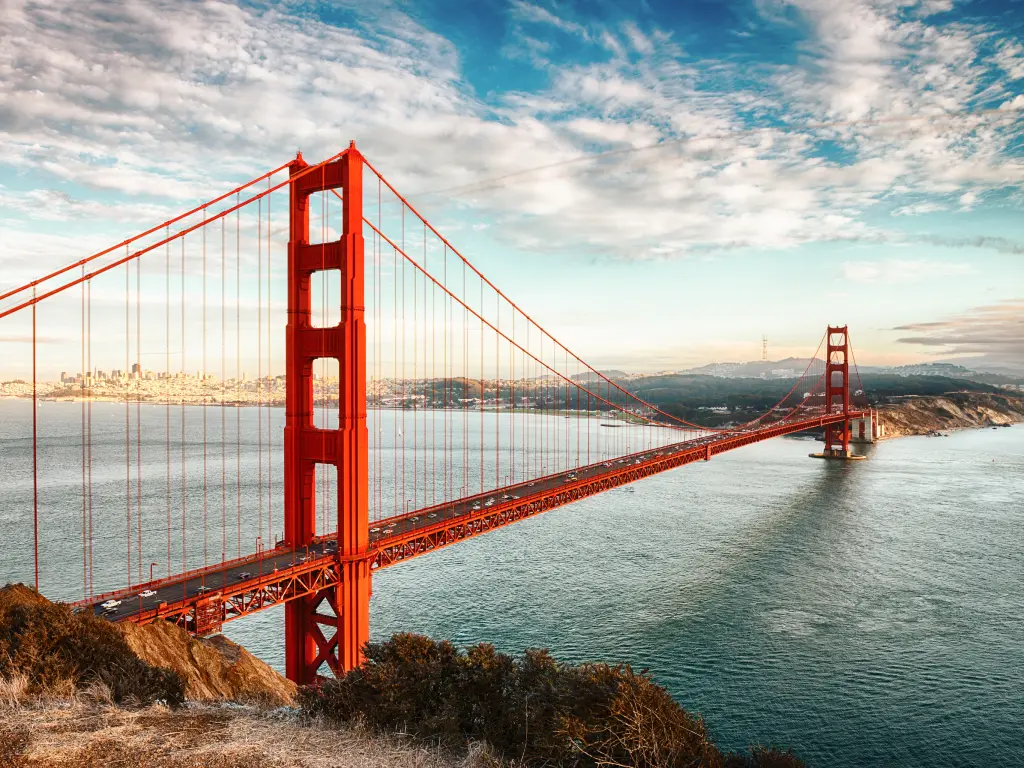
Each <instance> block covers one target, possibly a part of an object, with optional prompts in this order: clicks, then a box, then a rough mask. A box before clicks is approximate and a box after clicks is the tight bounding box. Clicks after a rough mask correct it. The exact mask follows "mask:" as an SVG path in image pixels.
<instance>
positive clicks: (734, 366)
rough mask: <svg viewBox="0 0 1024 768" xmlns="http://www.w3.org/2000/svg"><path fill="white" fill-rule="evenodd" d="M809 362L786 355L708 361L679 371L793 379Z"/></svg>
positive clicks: (741, 377) (732, 376) (727, 377)
mask: <svg viewBox="0 0 1024 768" xmlns="http://www.w3.org/2000/svg"><path fill="white" fill-rule="evenodd" d="M810 362H811V360H810V358H808V357H787V358H786V359H784V360H754V361H751V362H749V363H710V364H708V365H702V366H700V367H699V368H690V369H688V370H685V371H680V373H681V374H684V375H686V374H689V375H695V376H720V377H722V378H724V379H793V378H796V377H798V376H799V375H800V374H802V373H803V372H804V370H805V369H806V368H807V365H808V364H809V363H810Z"/></svg>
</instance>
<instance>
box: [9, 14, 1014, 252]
mask: <svg viewBox="0 0 1024 768" xmlns="http://www.w3.org/2000/svg"><path fill="white" fill-rule="evenodd" d="M368 5H370V4H359V5H357V4H354V3H353V4H351V5H350V6H348V9H349V10H350V11H351V12H353V13H356V14H361V16H360V21H359V23H358V24H356V25H354V26H353V27H352V28H351V29H339V28H335V27H331V26H328V25H325V24H322V23H320V22H318V21H316V20H315V19H313V18H310V17H308V16H300V15H297V14H293V13H292V12H290V10H289V7H288V6H282V7H263V6H246V7H238V6H235V5H233V4H231V3H228V2H225V1H224V0H208V2H205V3H203V4H201V5H200V4H189V3H180V2H171V0H159V1H154V2H143V1H142V0H125V2H123V3H120V4H118V5H116V6H115V5H111V4H109V3H104V2H100V0H81V1H80V2H76V3H74V4H67V3H63V2H58V0H34V1H32V2H24V3H20V4H17V5H14V6H12V7H11V12H10V13H8V12H7V11H6V10H5V16H4V19H3V21H2V22H0V24H2V38H3V45H2V47H0V129H2V130H3V141H2V143H0V164H6V165H7V166H9V167H11V168H13V169H15V170H16V171H17V172H18V173H31V174H35V177H37V178H45V177H46V176H47V175H48V176H50V177H52V178H54V179H56V180H58V181H65V182H67V183H68V184H71V185H77V186H85V187H87V188H92V189H98V190H106V191H108V192H109V193H111V194H120V195H122V196H123V197H124V199H126V200H129V201H130V202H131V205H130V206H128V205H126V206H125V209H124V210H126V211H127V210H131V211H133V213H132V217H138V219H139V220H140V221H141V220H142V219H147V220H148V219H149V218H150V217H152V218H162V216H163V213H162V212H161V211H162V209H163V207H164V206H167V207H170V208H172V209H173V208H174V207H184V206H185V205H186V204H191V203H193V202H194V201H196V200H197V199H201V198H204V197H207V196H209V195H211V194H212V193H213V192H215V191H217V190H220V189H223V187H224V185H225V184H226V183H227V180H228V179H238V178H248V177H251V176H252V175H254V174H255V173H256V172H257V171H259V170H262V169H265V168H267V167H270V166H272V165H276V164H279V163H281V162H284V161H286V160H287V159H288V158H289V157H290V156H291V154H292V153H293V152H294V151H295V150H296V149H299V148H301V149H302V150H303V152H304V154H305V156H306V157H307V158H309V159H316V158H319V157H324V156H327V155H328V154H331V153H333V152H335V151H337V150H338V149H339V148H340V147H343V146H344V145H345V144H346V143H347V140H348V139H349V138H356V139H358V140H359V142H360V146H361V148H362V149H363V151H364V152H365V153H366V154H367V156H368V157H370V159H371V160H373V161H375V162H376V163H377V164H378V165H379V166H380V167H381V170H382V171H383V172H385V173H386V174H387V175H388V176H389V178H390V179H391V180H392V181H393V182H394V183H395V184H396V185H397V186H398V187H399V189H401V190H403V191H405V192H408V193H416V192H430V191H433V190H449V189H452V188H456V189H457V190H458V191H456V192H453V193H447V192H446V193H445V194H440V195H434V196H430V195H421V196H417V197H415V200H414V201H420V200H422V202H423V204H424V206H425V208H426V212H427V213H428V214H445V213H448V212H449V211H450V207H449V206H450V202H451V200H453V199H454V200H455V201H457V202H459V203H462V204H466V205H469V206H472V207H475V208H476V209H477V211H478V212H477V213H476V214H475V215H476V216H477V218H478V219H481V220H483V219H491V220H494V219H498V220H500V221H502V222H503V223H504V224H503V226H494V227H492V228H491V231H492V232H494V233H495V235H496V236H502V235H503V236H505V237H507V238H509V239H511V240H512V241H514V242H516V243H518V244H520V245H528V246H531V247H544V248H547V249H550V250H562V249H569V248H573V249H575V250H584V251H588V252H591V253H595V254H612V255H618V256H628V257H664V256H667V255H671V254H685V253H691V252H693V251H695V250H697V251H699V250H707V249H717V248H728V247H741V246H750V247H758V248H784V247H788V246H791V245H794V244H799V243H804V242H809V241H814V240H822V239H834V238H839V239H843V238H847V239H849V238H853V239H856V238H865V239H867V238H870V237H872V236H874V237H877V238H884V233H878V232H877V231H875V230H874V229H873V227H872V226H870V225H869V224H867V223H866V221H867V218H866V216H865V214H866V213H867V212H868V211H870V209H871V208H872V207H873V206H874V205H875V204H877V203H879V202H880V201H884V202H885V203H886V204H887V205H890V206H892V207H895V208H896V210H898V211H900V212H901V213H905V214H911V213H922V212H925V211H927V210H935V209H936V208H935V206H936V205H938V203H936V202H935V201H934V200H924V201H922V197H927V196H943V197H945V198H948V199H953V196H954V195H955V196H964V197H963V199H962V200H961V202H962V204H963V205H964V206H965V207H966V206H967V205H968V203H967V202H964V200H972V198H970V195H981V194H983V193H984V191H985V190H986V189H991V188H998V187H1003V186H1007V185H1017V184H1020V182H1021V181H1022V180H1024V164H1022V163H1021V161H1020V160H1019V158H1016V157H1014V156H1012V155H1010V154H1009V153H1008V152H1007V147H1008V146H1009V145H1010V143H1011V142H1012V140H1014V138H1015V137H1019V136H1020V133H1021V128H1020V125H1019V123H1020V121H1019V120H1017V115H1016V114H1015V113H1008V114H1007V115H1006V116H1005V117H1002V118H999V119H998V120H993V119H992V118H991V117H988V118H984V119H983V118H968V117H957V118H940V119H936V120H934V121H931V122H929V121H920V120H918V121H913V122H907V123H892V122H885V121H886V120H888V119H889V118H892V117H908V118H913V117H917V116H920V115H922V114H939V113H941V112H947V111H949V110H957V109H963V108H965V107H969V106H971V105H972V104H973V103H974V100H976V99H978V98H981V97H982V96H984V97H985V98H986V99H987V100H988V101H990V102H998V101H999V100H1000V99H1002V100H1003V101H1005V102H1006V103H1008V104H1010V105H1017V106H1020V107H1024V102H1022V101H1021V99H1024V96H1020V95H1017V96H1016V97H1015V98H1011V97H1012V94H1011V93H1009V92H1008V91H1006V89H1005V87H1004V86H1001V85H998V84H996V85H993V84H992V83H991V80H992V78H991V75H992V74H993V72H1008V73H1010V75H1011V76H1012V73H1013V72H1015V71H1016V70H1015V69H1014V67H1015V66H1016V65H1015V63H1014V62H1015V61H1016V59H1015V58H1014V57H1016V56H1017V55H1018V52H1017V51H1016V48H1015V47H1014V45H1013V44H1011V43H1005V44H1000V45H999V46H997V50H998V51H1000V55H999V56H998V57H997V59H996V60H993V61H991V62H986V61H985V60H983V59H982V58H980V57H979V56H978V50H979V49H978V46H979V40H980V39H981V38H982V37H986V38H987V39H991V38H993V35H994V34H995V33H994V32H993V31H992V30H988V29H975V28H973V27H969V26H966V25H959V26H951V25H946V26H945V27H942V28H939V27H936V26H933V25H932V24H931V22H930V20H929V18H928V16H929V14H931V13H935V12H937V11H939V10H941V7H940V6H939V5H936V4H934V3H933V4H931V5H930V6H928V7H927V8H922V7H919V8H917V9H916V10H914V12H913V13H907V14H905V15H901V14H903V12H904V10H905V9H904V4H903V3H901V2H895V0H894V1H893V2H879V3H868V2H865V1H864V0H840V2H832V0H800V2H798V3H783V2H778V3H774V4H772V5H770V6H769V5H765V4H762V5H761V6H760V7H761V8H762V10H763V12H764V15H765V16H766V18H768V19H769V20H770V21H771V22H772V23H778V20H780V19H789V18H790V17H789V16H788V15H787V14H790V13H791V12H792V11H793V10H794V9H795V11H796V12H797V13H799V14H801V16H802V18H804V19H806V20H809V21H810V23H811V30H812V35H811V37H810V38H809V39H808V40H807V41H806V43H805V44H804V45H803V46H802V48H801V51H802V55H801V57H800V59H799V60H798V61H797V62H796V63H795V64H792V65H786V66H780V67H773V68H769V67H767V66H763V67H760V68H759V67H756V66H755V67H753V68H749V69H748V68H746V67H745V66H741V65H740V64H737V63H734V62H731V61H718V62H708V61H696V60H694V59H692V58H691V57H689V56H687V55H686V54H685V52H684V51H682V49H681V48H680V47H679V46H678V45H676V44H675V43H673V42H672V40H671V38H670V37H669V36H668V35H667V34H666V33H664V32H661V31H660V30H657V29H651V28H648V31H642V30H641V29H640V28H639V27H637V26H636V25H626V26H624V27H619V28H617V29H615V30H609V29H604V28H601V27H599V26H595V25H589V26H588V25H584V24H581V23H579V22H578V21H575V20H572V19H569V18H565V17H563V16H561V15H558V14H556V13H553V12H552V11H550V10H547V9H546V8H544V7H542V6H540V5H537V4H534V3H529V2H525V1H524V0H517V2H515V3H514V4H513V5H512V7H511V9H510V17H511V19H512V22H513V23H514V24H516V25H519V28H521V29H525V28H529V29H530V30H531V32H532V31H537V32H538V34H539V32H540V31H542V30H544V29H550V30H555V31H556V32H558V33H559V34H569V35H573V36H575V37H576V38H577V39H578V40H582V41H589V42H590V43H593V44H594V46H595V49H597V50H603V51H605V54H606V57H607V58H605V59H604V60H597V61H595V62H593V63H590V64H586V65H574V64H567V63H560V64H552V63H550V61H548V60H547V59H545V58H538V59H537V62H538V65H539V66H543V67H545V68H547V70H548V74H549V76H550V80H551V86H550V88H548V89H546V90H544V91H541V92H538V93H510V94H506V95H505V96H504V97H503V99H502V100H501V101H500V102H498V106H497V107H495V106H494V102H493V101H492V102H491V103H484V102H483V101H481V100H479V99H477V98H476V97H475V95H474V94H473V92H472V89H471V88H470V87H469V85H468V84H467V83H466V82H465V81H464V80H463V78H462V72H461V63H460V59H459V55H458V52H457V50H456V49H455V47H454V46H453V45H452V44H451V43H450V42H449V41H447V40H445V39H444V38H442V37H440V36H438V35H437V34H435V33H433V32H431V31H430V30H428V29H426V28H425V27H424V26H423V25H422V24H420V23H418V22H416V21H415V20H413V19H412V18H411V17H410V16H408V15H406V14H404V13H403V12H401V11H400V10H399V9H397V8H396V7H392V6H388V5H382V6H374V7H372V8H368V7H367V6H368ZM101 10H102V12H100V11H101ZM787 23H788V22H787ZM533 39H534V40H535V42H536V43H537V46H536V47H535V49H534V54H535V55H537V56H538V57H543V56H546V55H548V54H549V53H550V51H549V50H548V48H549V47H550V45H549V43H548V42H546V41H545V40H543V39H540V38H533ZM623 41H624V42H623ZM996 42H997V43H998V41H996ZM627 48H628V51H627ZM1007 67H1009V69H1007ZM740 75H743V77H742V78H740ZM737 82H742V83H745V84H746V85H743V86H739V87H738V86H737V85H736V83H737ZM751 112H754V113H755V114H759V115H765V116H770V117H772V118H774V121H775V122H774V123H773V124H782V125H787V124H788V125H795V126H797V127H795V128H791V129H788V130H783V129H781V128H772V127H766V128H761V129H757V130H751V129H750V122H749V114H750V113H751ZM864 117H869V118H872V119H874V118H878V119H881V120H882V122H879V123H876V124H870V123H869V124H850V125H842V126H834V127H821V128H816V129H811V128H806V127H803V128H801V127H799V126H800V125H801V124H804V125H806V123H807V121H828V120H836V119H839V120H849V119H856V118H864ZM769 124H770V123H768V122H766V123H765V125H769ZM688 137H689V138H688ZM693 137H697V138H693ZM823 140H828V141H830V142H835V143H838V144H839V145H840V146H841V147H842V148H843V151H844V152H845V153H846V156H845V157H843V158H842V160H840V159H837V158H835V157H833V156H831V155H829V154H828V153H827V152H822V150H820V149H819V142H821V141H823ZM659 142H664V146H663V148H660V149H642V147H644V146H647V145H651V144H655V143H659ZM595 145H596V146H598V147H605V148H608V149H612V150H630V151H622V152H620V154H611V155H606V156H603V157H602V158H600V159H598V160H594V161H587V162H574V161H576V160H579V159H580V158H582V157H584V155H585V153H586V152H588V151H592V150H593V148H594V147H595ZM633 150H640V151H633ZM536 167H545V170H543V171H539V172H536V173H527V174H524V173H522V172H523V171H524V170H526V169H529V168H536ZM496 177H502V178H501V180H499V181H496V182H488V183H485V184H480V183H478V182H479V180H480V179H494V178H496ZM54 186H55V187H57V186H59V185H58V184H57V183H54ZM907 193H913V199H912V201H909V202H908V201H907V200H905V199H904V195H907ZM18 194H19V195H20V194H21V193H18ZM32 194H33V195H36V196H38V197H39V199H40V200H41V201H42V202H46V203H47V206H46V208H47V210H46V213H45V214H44V215H45V216H47V217H50V218H60V217H63V218H65V219H67V218H71V219H74V217H76V216H80V217H84V216H88V217H91V218H93V219H96V220H97V221H99V220H107V221H111V222H114V221H117V220H118V219H119V218H124V217H125V214H124V213H123V212H122V211H119V210H114V204H111V205H107V204H106V203H105V204H103V205H98V204H86V203H85V202H83V201H80V200H79V201H76V200H75V199H73V198H72V197H71V196H70V195H69V194H68V193H66V192H63V191H61V192H53V191H52V190H45V189H40V190H38V191H36V192H34V193H32ZM13 195H14V193H8V194H6V195H5V196H4V197H3V198H0V208H3V209H6V210H8V211H12V212H18V213H19V214H25V215H30V214H31V213H32V212H31V210H30V209H31V206H29V210H26V200H27V199H29V198H28V197H22V198H21V199H20V200H15V199H14V198H13ZM151 196H155V197H156V198H157V202H154V201H153V199H152V197H151ZM78 197H83V195H81V194H79V195H78ZM972 202H973V200H972ZM147 206H148V207H147ZM3 215H4V214H3V210H0V216H3ZM145 223H148V221H146V222H145ZM119 231H120V230H119ZM68 255H75V256H78V255H80V254H78V253H77V252H76V253H74V254H71V253H69V254H68Z"/></svg>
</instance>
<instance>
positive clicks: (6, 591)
mask: <svg viewBox="0 0 1024 768" xmlns="http://www.w3.org/2000/svg"><path fill="white" fill-rule="evenodd" d="M0 679H2V680H6V681H13V680H16V679H17V680H22V681H24V685H25V688H26V691H25V693H26V694H28V695H51V696H53V695H56V696H61V695H64V696H66V695H70V694H72V693H74V691H76V690H81V689H84V688H87V687H89V686H92V685H95V684H99V685H101V686H106V687H107V688H109V690H110V696H111V698H112V699H113V701H114V702H117V703H121V702H124V703H129V702H130V703H138V704H149V703H152V702H155V701H161V702H165V703H167V704H170V705H177V704H181V703H182V702H183V701H184V700H185V686H184V683H183V682H182V679H181V678H180V677H179V676H178V675H177V674H176V673H175V672H172V671H170V670H168V669H163V668H161V667H155V666H152V665H150V664H147V663H146V662H144V661H143V660H142V659H140V658H139V657H138V656H137V655H136V654H135V653H134V652H133V651H132V650H131V648H129V647H128V644H127V643H126V642H125V640H124V637H123V636H122V634H121V632H120V630H119V629H118V628H117V627H115V626H114V625H113V624H111V623H110V622H108V621H104V620H102V619H98V618H96V617H94V616H93V615H92V614H89V613H83V614H75V613H73V612H72V610H71V609H70V608H68V607H67V606H65V605H58V604H55V603H51V602H50V601H49V600H46V599H45V598H43V597H40V596H39V595H38V594H36V593H35V592H34V591H33V590H31V589H28V588H27V587H23V586H21V585H17V584H16V585H9V586H6V587H3V588H2V589H0Z"/></svg>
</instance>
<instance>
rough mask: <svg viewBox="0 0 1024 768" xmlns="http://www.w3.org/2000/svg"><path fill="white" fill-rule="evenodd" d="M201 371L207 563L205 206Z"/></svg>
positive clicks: (204, 213) (204, 552)
mask: <svg viewBox="0 0 1024 768" xmlns="http://www.w3.org/2000/svg"><path fill="white" fill-rule="evenodd" d="M203 222H204V224H203V344H202V349H203V372H202V374H201V375H200V378H199V386H200V387H202V390H203V565H204V566H206V565H207V564H208V563H209V558H208V545H209V525H208V522H207V512H208V506H207V477H206V441H207V418H206V417H207V411H208V410H209V409H208V408H207V407H206V405H207V403H206V224H205V222H206V208H203Z"/></svg>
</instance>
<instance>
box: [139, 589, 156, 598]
mask: <svg viewBox="0 0 1024 768" xmlns="http://www.w3.org/2000/svg"><path fill="white" fill-rule="evenodd" d="M139 597H156V590H155V589H144V590H142V591H141V592H139Z"/></svg>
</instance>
